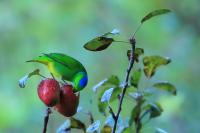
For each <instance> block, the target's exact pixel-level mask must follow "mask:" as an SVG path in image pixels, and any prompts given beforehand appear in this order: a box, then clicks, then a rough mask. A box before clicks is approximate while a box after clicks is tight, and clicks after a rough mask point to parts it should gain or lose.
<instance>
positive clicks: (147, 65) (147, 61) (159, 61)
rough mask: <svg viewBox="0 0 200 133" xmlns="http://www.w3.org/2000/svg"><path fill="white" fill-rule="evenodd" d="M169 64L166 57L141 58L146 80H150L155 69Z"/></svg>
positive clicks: (168, 59)
mask: <svg viewBox="0 0 200 133" xmlns="http://www.w3.org/2000/svg"><path fill="white" fill-rule="evenodd" d="M170 62H171V59H170V58H168V57H161V56H156V55H155V56H146V57H144V58H143V64H144V73H145V76H146V77H147V78H151V77H152V76H153V75H154V74H155V72H156V69H157V68H158V67H159V66H161V65H167V64H169V63H170Z"/></svg>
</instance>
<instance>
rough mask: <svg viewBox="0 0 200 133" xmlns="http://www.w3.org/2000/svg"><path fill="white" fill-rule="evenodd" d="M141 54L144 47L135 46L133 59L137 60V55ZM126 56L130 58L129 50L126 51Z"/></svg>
mask: <svg viewBox="0 0 200 133" xmlns="http://www.w3.org/2000/svg"><path fill="white" fill-rule="evenodd" d="M143 54H144V49H142V48H136V49H135V52H134V59H135V61H136V62H139V57H140V56H141V55H143ZM127 56H128V59H129V60H130V56H131V50H128V51H127Z"/></svg>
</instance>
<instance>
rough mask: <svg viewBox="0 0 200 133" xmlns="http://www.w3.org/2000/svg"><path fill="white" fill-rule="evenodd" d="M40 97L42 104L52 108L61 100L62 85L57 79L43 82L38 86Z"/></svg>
mask: <svg viewBox="0 0 200 133" xmlns="http://www.w3.org/2000/svg"><path fill="white" fill-rule="evenodd" d="M38 96H39V98H40V99H41V100H42V102H43V103H44V104H45V105H46V106H48V107H52V106H54V105H56V104H57V103H58V102H59V100H60V85H59V83H58V81H56V80H55V79H45V80H42V81H41V82H40V84H39V86H38Z"/></svg>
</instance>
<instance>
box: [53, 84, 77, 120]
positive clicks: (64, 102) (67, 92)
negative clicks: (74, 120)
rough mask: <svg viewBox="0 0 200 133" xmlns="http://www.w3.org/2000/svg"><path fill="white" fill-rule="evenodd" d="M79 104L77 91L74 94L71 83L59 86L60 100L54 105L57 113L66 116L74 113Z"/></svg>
mask: <svg viewBox="0 0 200 133" xmlns="http://www.w3.org/2000/svg"><path fill="white" fill-rule="evenodd" d="M78 104H79V93H78V94H77V95H76V94H75V93H74V92H73V87H72V86H71V85H64V86H62V87H61V93H60V102H59V103H58V104H57V105H56V106H55V107H54V109H55V110H57V111H58V112H59V113H61V114H62V115H64V116H66V117H70V116H73V115H74V114H76V111H77V107H78Z"/></svg>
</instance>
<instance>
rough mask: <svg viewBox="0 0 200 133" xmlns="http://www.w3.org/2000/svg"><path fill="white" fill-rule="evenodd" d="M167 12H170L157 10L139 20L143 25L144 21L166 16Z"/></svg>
mask: <svg viewBox="0 0 200 133" xmlns="http://www.w3.org/2000/svg"><path fill="white" fill-rule="evenodd" d="M169 12H171V11H170V10H169V9H159V10H155V11H152V12H150V13H148V14H147V15H146V16H145V17H143V19H142V20H141V23H144V22H145V21H147V20H149V19H151V18H153V17H155V16H158V15H163V14H166V13H169Z"/></svg>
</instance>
